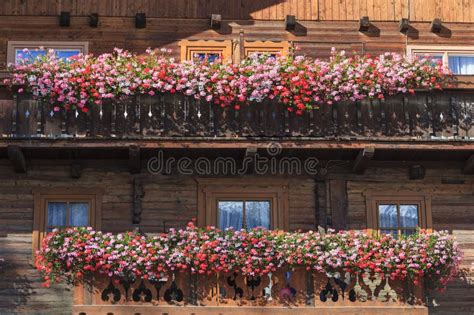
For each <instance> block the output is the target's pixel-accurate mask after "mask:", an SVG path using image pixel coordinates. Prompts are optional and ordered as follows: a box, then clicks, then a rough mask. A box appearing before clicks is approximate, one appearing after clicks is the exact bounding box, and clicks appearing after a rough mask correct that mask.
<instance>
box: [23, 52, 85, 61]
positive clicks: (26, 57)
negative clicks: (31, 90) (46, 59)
mask: <svg viewBox="0 0 474 315" xmlns="http://www.w3.org/2000/svg"><path fill="white" fill-rule="evenodd" d="M54 52H55V54H56V56H57V57H58V58H60V59H68V58H70V57H73V56H77V55H79V54H80V53H81V51H80V50H79V49H55V50H54ZM46 53H47V50H45V49H29V50H28V52H23V49H16V50H15V62H16V63H17V62H19V61H20V60H21V61H22V62H27V63H31V62H34V61H35V60H36V59H38V57H40V56H44V55H46Z"/></svg>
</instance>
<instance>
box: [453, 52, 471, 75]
mask: <svg viewBox="0 0 474 315" xmlns="http://www.w3.org/2000/svg"><path fill="white" fill-rule="evenodd" d="M448 64H449V69H450V70H451V71H452V72H453V73H454V74H474V56H452V55H450V56H448Z"/></svg>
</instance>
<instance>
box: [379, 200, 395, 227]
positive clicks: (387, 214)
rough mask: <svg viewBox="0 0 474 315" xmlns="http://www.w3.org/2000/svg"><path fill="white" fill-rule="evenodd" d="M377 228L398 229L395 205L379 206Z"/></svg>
mask: <svg viewBox="0 0 474 315" xmlns="http://www.w3.org/2000/svg"><path fill="white" fill-rule="evenodd" d="M379 227H380V228H395V229H396V228H398V221H397V205H379Z"/></svg>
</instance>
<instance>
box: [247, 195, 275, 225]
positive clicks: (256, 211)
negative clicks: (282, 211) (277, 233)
mask: <svg viewBox="0 0 474 315" xmlns="http://www.w3.org/2000/svg"><path fill="white" fill-rule="evenodd" d="M245 210H246V213H245V215H246V220H245V221H246V227H247V228H248V229H252V228H255V227H263V228H266V229H270V202H269V201H246V202H245Z"/></svg>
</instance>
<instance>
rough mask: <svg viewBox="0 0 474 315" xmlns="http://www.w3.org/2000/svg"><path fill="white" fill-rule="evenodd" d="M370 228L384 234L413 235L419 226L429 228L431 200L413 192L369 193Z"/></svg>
mask: <svg viewBox="0 0 474 315" xmlns="http://www.w3.org/2000/svg"><path fill="white" fill-rule="evenodd" d="M367 206H368V211H367V216H368V217H367V218H368V228H369V229H372V230H376V231H377V232H379V233H382V234H392V235H393V236H395V237H399V236H400V235H405V236H407V235H411V234H414V233H415V232H416V229H417V228H423V229H429V228H431V226H432V223H431V202H430V198H429V197H427V196H419V195H412V194H396V193H395V194H393V195H376V194H375V195H373V194H369V195H367Z"/></svg>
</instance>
